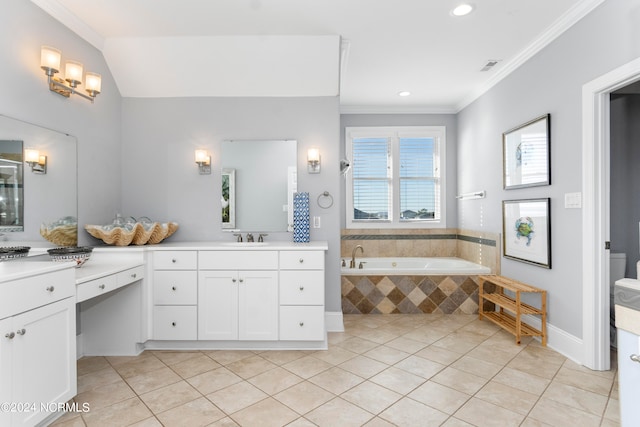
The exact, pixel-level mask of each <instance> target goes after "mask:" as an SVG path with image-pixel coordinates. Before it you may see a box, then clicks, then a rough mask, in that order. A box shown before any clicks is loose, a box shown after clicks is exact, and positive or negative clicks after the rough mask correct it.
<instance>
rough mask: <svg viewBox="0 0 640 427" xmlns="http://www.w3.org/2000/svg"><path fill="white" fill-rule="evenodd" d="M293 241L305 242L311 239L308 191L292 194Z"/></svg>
mask: <svg viewBox="0 0 640 427" xmlns="http://www.w3.org/2000/svg"><path fill="white" fill-rule="evenodd" d="M293 241H294V242H296V243H306V242H309V241H311V234H310V225H309V193H305V192H301V193H294V195H293Z"/></svg>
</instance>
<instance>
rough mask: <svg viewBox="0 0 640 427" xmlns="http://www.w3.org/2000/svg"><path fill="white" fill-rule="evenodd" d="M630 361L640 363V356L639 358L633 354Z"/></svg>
mask: <svg viewBox="0 0 640 427" xmlns="http://www.w3.org/2000/svg"><path fill="white" fill-rule="evenodd" d="M629 359H631V360H633V361H634V362H638V363H640V356H638V355H637V354H632V355H631V356H629Z"/></svg>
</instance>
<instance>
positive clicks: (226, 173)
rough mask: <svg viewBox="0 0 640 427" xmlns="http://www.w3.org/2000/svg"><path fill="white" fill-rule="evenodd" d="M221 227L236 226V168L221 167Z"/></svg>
mask: <svg viewBox="0 0 640 427" xmlns="http://www.w3.org/2000/svg"><path fill="white" fill-rule="evenodd" d="M220 202H221V203H222V228H236V170H235V169H227V168H225V169H222V198H221V200H220Z"/></svg>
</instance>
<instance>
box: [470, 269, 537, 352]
mask: <svg viewBox="0 0 640 427" xmlns="http://www.w3.org/2000/svg"><path fill="white" fill-rule="evenodd" d="M478 280H479V282H480V283H479V286H478V318H479V319H480V320H482V319H483V318H485V319H487V320H490V321H492V322H493V323H495V324H496V325H498V326H500V327H502V328H503V329H505V330H507V331H508V332H510V333H512V334H513V335H515V337H516V343H517V344H520V339H521V337H522V336H539V337H541V339H542V345H543V346H546V345H547V291H545V290H542V289H539V288H536V287H533V286H531V285H527V284H525V283H522V282H518V281H516V280H513V279H509V278H508V277H504V276H496V275H487V276H478ZM485 282H489V283H493V284H494V285H495V286H496V290H495V292H492V293H485V292H484V284H485ZM505 290H506V291H509V292H510V293H511V294H513V296H512V295H507V294H505ZM522 292H532V293H538V294H540V300H541V301H540V308H537V307H534V306H532V305H529V304H525V303H523V302H522V301H521V296H520V294H521V293H522ZM485 300H486V301H490V302H492V303H494V304H495V305H496V306H498V307H499V308H500V309H499V310H498V311H484V309H483V305H484V304H483V303H484V301H485ZM523 314H530V315H539V316H540V322H541V324H542V326H541V329H542V330H541V331H540V330H538V329H536V328H534V327H532V326H531V325H528V324H526V323H524V322H523V321H522V319H521V317H522V315H523Z"/></svg>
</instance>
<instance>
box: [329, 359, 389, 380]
mask: <svg viewBox="0 0 640 427" xmlns="http://www.w3.org/2000/svg"><path fill="white" fill-rule="evenodd" d="M387 366H388V365H385V364H384V363H382V362H378V361H377V360H373V359H369V358H368V357H365V356H357V357H354V358H353V359H351V360H347V361H346V362H344V363H341V364H340V365H339V367H340V368H342V369H344V370H345V371H349V372H351V373H353V374H356V375H358V376H359V377H362V378H370V377H372V376H374V375H376V374H378V373H380V372H382V371H384V370H385V369H387Z"/></svg>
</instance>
